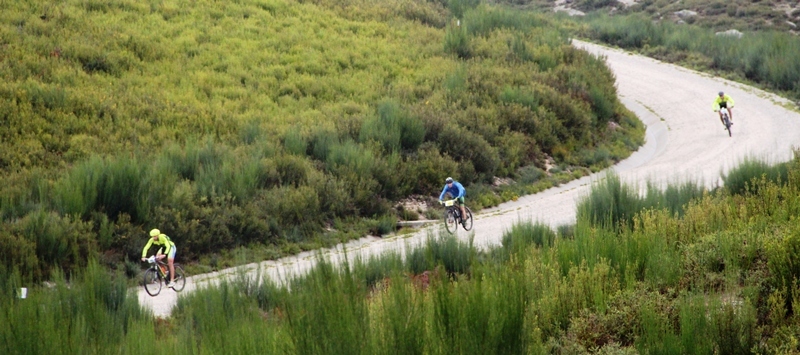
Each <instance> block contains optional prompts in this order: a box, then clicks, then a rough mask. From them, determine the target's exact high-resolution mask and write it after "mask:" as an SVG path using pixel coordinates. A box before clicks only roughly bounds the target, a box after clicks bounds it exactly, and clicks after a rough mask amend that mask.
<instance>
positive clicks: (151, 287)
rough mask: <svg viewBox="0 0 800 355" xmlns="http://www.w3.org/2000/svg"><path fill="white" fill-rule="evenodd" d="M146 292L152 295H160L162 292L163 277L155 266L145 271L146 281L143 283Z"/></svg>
mask: <svg viewBox="0 0 800 355" xmlns="http://www.w3.org/2000/svg"><path fill="white" fill-rule="evenodd" d="M142 286H143V287H144V290H145V292H147V294H148V295H150V296H158V294H159V293H161V278H160V277H158V272H157V271H156V269H154V268H149V269H147V270H145V272H144V282H143V283H142Z"/></svg>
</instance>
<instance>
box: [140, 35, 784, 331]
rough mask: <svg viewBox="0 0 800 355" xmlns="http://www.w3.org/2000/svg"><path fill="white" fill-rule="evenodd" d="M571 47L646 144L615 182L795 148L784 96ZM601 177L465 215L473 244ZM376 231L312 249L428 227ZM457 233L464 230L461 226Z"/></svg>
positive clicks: (407, 238)
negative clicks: (631, 116)
mask: <svg viewBox="0 0 800 355" xmlns="http://www.w3.org/2000/svg"><path fill="white" fill-rule="evenodd" d="M573 44H574V45H575V46H577V47H580V48H584V49H586V50H587V51H589V52H590V53H593V54H596V55H601V56H605V57H606V59H607V62H608V65H609V66H610V67H611V69H612V70H613V71H614V73H615V75H616V78H617V88H618V94H619V96H620V99H621V100H622V102H623V103H624V104H625V106H626V107H628V108H629V109H630V110H631V111H633V112H635V113H636V114H637V116H639V118H640V119H641V120H642V121H643V122H644V123H645V124H646V125H647V143H646V144H645V146H643V147H642V148H641V149H639V151H637V152H635V153H634V154H633V155H632V156H631V157H630V158H629V159H627V160H625V161H623V162H621V163H619V164H617V165H616V166H614V167H613V169H614V170H615V171H616V172H617V173H618V174H619V175H620V177H621V178H622V179H623V181H626V182H628V183H637V182H643V181H648V180H649V181H653V182H656V183H662V184H663V183H668V182H678V181H687V180H692V181H700V182H702V183H704V184H706V185H708V186H714V185H717V184H721V182H720V176H721V175H722V174H724V173H725V172H726V171H728V170H729V169H730V168H731V167H733V166H735V165H736V164H737V163H738V162H740V161H741V160H742V159H743V158H745V157H747V156H751V157H759V158H764V159H768V160H772V161H785V160H788V159H789V158H790V157H791V153H792V152H791V148H792V146H798V145H800V114H799V113H798V112H796V111H791V110H788V109H786V108H785V106H784V105H788V104H789V102H788V100H785V99H782V98H779V97H777V96H775V95H772V94H769V93H766V92H763V91H761V90H758V89H755V88H752V87H749V86H746V85H742V84H739V83H735V82H731V81H727V80H724V79H719V78H714V77H711V76H709V75H707V74H702V73H699V72H696V71H692V70H688V69H684V68H681V67H677V66H674V65H670V64H666V63H661V62H659V61H656V60H653V59H650V58H646V57H643V56H638V55H632V54H628V53H625V52H623V51H619V50H615V49H609V48H606V47H602V46H598V45H594V44H590V43H587V42H581V41H577V40H576V41H573ZM720 90H724V91H725V92H726V93H728V94H730V95H731V96H732V97H733V98H734V100H735V101H736V108H735V109H734V122H735V125H734V126H733V137H728V135H727V133H726V132H725V131H723V127H722V125H721V124H720V123H719V120H718V118H717V116H716V114H715V113H714V112H712V111H711V102H712V100H713V99H714V95H716V93H717V92H718V91H720ZM602 176H603V174H602V173H601V174H596V175H593V176H589V177H585V178H583V179H579V180H576V181H573V182H570V183H568V184H565V185H562V186H559V187H556V188H552V189H549V190H547V191H544V192H541V193H539V194H536V195H531V196H525V197H523V198H520V199H519V200H517V201H514V202H509V203H505V204H502V205H500V206H498V207H496V208H492V209H488V210H486V211H483V213H481V214H480V215H479V216H475V226H474V229H473V231H474V233H475V234H474V241H475V244H476V245H477V246H479V247H485V246H490V245H499V244H500V240H501V238H502V234H503V232H504V231H506V230H508V229H509V228H510V227H511V226H512V225H513V223H515V222H517V221H519V220H529V219H530V220H534V221H541V222H543V223H546V224H548V225H551V226H558V225H562V224H569V223H573V222H574V221H575V205H576V201H577V200H578V199H579V198H581V197H582V196H585V195H586V194H587V192H588V190H589V186H590V185H591V183H592V181H595V180H597V179H600V178H602ZM436 231H437V229H436V228H430V229H424V230H421V231H420V232H418V233H415V234H411V235H403V236H390V237H385V238H375V237H366V238H362V239H360V240H357V241H352V242H350V243H347V244H345V245H340V246H338V247H337V248H334V249H329V250H323V251H321V252H322V253H323V254H324V255H325V256H326V257H327V258H328V259H329V260H331V261H332V262H334V263H335V262H339V261H341V260H343V259H344V257H345V251H346V255H347V257H348V258H349V259H351V260H352V259H353V258H354V257H361V258H369V257H370V256H374V255H380V254H382V253H384V252H388V251H395V252H398V253H401V254H402V253H403V252H404V251H405V250H407V249H408V248H411V247H414V246H417V245H421V244H422V243H424V241H425V239H426V237H427V235H428V233H430V232H436ZM460 233H461V234H459V237H460V238H464V239H466V238H468V237H469V236H468V235H467V234H466V233H464V232H463V231H461V232H460ZM316 254H317V253H316V252H313V253H312V252H307V253H302V254H300V255H297V256H292V257H287V258H283V259H280V260H277V261H267V262H262V263H259V264H250V265H246V266H243V267H240V268H233V269H226V270H223V271H220V272H215V273H210V274H204V275H197V276H193V277H191V278H190V279H189V280H188V282H187V285H186V289H185V290H184V291H183V293H182V294H187V293H189V292H191V291H192V290H194V289H197V288H202V287H206V286H208V285H210V284H213V283H216V282H218V281H219V280H222V279H225V278H230V277H237V274H238V275H247V276H248V277H256V275H265V276H266V275H268V276H269V277H271V278H272V279H274V280H279V281H280V280H284V279H286V278H288V277H291V276H292V275H298V274H302V273H303V272H305V271H307V270H309V269H310V268H311V267H312V266H313V265H314V260H315V259H316V256H315V255H316ZM136 292H138V297H139V302H140V303H141V304H142V305H145V306H146V307H148V308H150V309H152V311H153V313H154V314H155V315H157V316H168V315H169V314H170V312H171V310H172V308H173V307H174V306H175V304H176V302H177V294H176V293H175V292H173V291H172V290H168V289H165V290H164V291H162V293H161V295H159V296H157V297H150V296H148V295H147V294H146V293H145V292H144V290H143V289H142V288H141V287H139V288H136Z"/></svg>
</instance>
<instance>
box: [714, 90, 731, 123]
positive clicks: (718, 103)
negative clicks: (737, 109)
mask: <svg viewBox="0 0 800 355" xmlns="http://www.w3.org/2000/svg"><path fill="white" fill-rule="evenodd" d="M711 107H712V109H713V110H714V112H718V113H719V121H720V122H722V125H723V126H724V125H725V121H723V120H722V110H721V109H722V108H727V109H728V116H729V118H730V120H731V125H733V110H731V109H732V108H733V98H731V97H730V95H726V94H725V93H724V92H722V91H720V92H719V94H718V95H717V97H716V98H714V104H713V105H712V106H711Z"/></svg>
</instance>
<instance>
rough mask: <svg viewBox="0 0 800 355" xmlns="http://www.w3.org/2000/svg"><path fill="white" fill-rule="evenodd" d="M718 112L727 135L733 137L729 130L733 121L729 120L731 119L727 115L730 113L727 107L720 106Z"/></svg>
mask: <svg viewBox="0 0 800 355" xmlns="http://www.w3.org/2000/svg"><path fill="white" fill-rule="evenodd" d="M720 112H721V113H722V124H724V125H725V129H726V130H728V137H733V134H732V132H731V126H732V125H733V123H732V122H731V119H730V116H729V115H730V113H729V112H728V109H727V108H725V107H722V108H720Z"/></svg>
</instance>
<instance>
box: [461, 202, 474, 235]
mask: <svg viewBox="0 0 800 355" xmlns="http://www.w3.org/2000/svg"><path fill="white" fill-rule="evenodd" d="M464 211H466V212H467V215H466V216H464V223H463V224H462V225H463V226H464V230H472V211H470V210H469V207H466V206H464Z"/></svg>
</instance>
